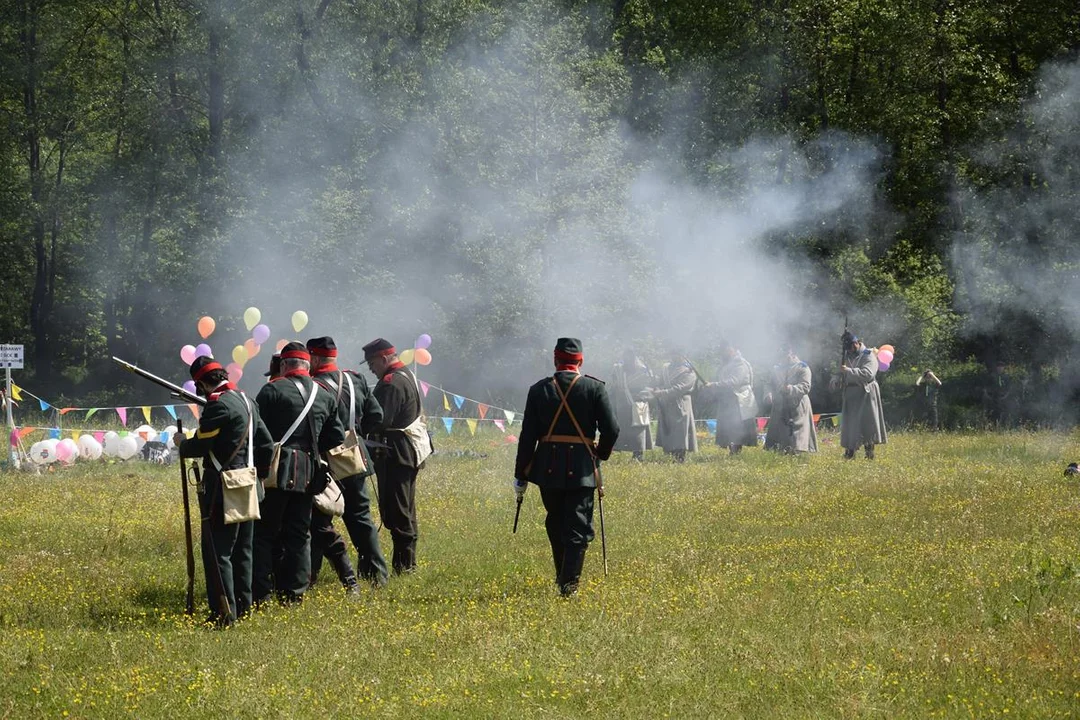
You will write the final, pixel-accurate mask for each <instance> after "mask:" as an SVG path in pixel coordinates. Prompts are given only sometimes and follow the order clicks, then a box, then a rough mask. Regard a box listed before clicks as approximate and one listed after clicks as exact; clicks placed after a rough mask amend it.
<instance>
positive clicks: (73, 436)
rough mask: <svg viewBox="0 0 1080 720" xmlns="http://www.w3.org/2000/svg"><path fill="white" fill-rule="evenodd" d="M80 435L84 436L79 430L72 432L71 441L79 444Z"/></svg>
mask: <svg viewBox="0 0 1080 720" xmlns="http://www.w3.org/2000/svg"><path fill="white" fill-rule="evenodd" d="M80 435H82V433H81V432H79V431H78V430H72V431H71V439H72V440H74V441H75V442H79V436H80Z"/></svg>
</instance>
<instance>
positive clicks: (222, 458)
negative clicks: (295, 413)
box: [177, 385, 274, 482]
mask: <svg viewBox="0 0 1080 720" xmlns="http://www.w3.org/2000/svg"><path fill="white" fill-rule="evenodd" d="M248 400H250V401H251V408H252V410H253V411H254V417H253V418H252V422H253V423H254V424H255V427H254V429H255V467H257V468H258V469H259V476H260V477H265V476H266V468H267V467H268V466H269V465H270V456H271V453H272V452H273V445H274V441H273V440H272V439H271V437H270V433H269V432H268V431H267V429H266V425H265V424H263V421H262V418H261V417H260V415H259V405H258V403H257V402H256V401H255V400H254V399H252V398H248ZM247 424H248V410H247V407H246V406H245V403H244V398H243V397H242V396H241V395H240V393H239V392H238V391H237V390H236V389H235V387H234V386H232V385H228V386H226V388H225V390H224V392H221V393H213V394H211V395H210V397H209V398H208V399H207V403H206V407H204V408H203V411H202V416H201V417H200V418H199V429H198V430H196V432H195V435H194V436H192V437H191V438H190V439H187V440H181V441H180V442H179V443H178V444H177V450H178V451H179V453H180V457H185V458H193V457H201V458H203V480H204V482H205V481H206V480H214V479H216V478H217V477H218V471H217V469H216V468H215V467H214V464H213V463H212V462H211V461H210V457H209V454H210V453H211V452H212V453H214V456H215V457H216V458H217V460H218V462H219V463H220V464H221V466H222V468H224V469H225V470H229V469H231V468H242V467H246V465H247ZM241 446H242V447H241ZM238 447H240V452H238V453H236V457H235V458H233V460H232V461H231V462H229V463H228V464H226V461H228V459H229V457H230V456H231V455H232V454H233V451H235V450H236V449H237V448H238Z"/></svg>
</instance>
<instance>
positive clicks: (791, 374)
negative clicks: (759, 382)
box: [765, 360, 817, 452]
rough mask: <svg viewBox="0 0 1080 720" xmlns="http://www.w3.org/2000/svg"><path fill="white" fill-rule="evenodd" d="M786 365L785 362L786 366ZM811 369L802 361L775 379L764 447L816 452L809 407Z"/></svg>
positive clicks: (787, 450) (781, 369)
mask: <svg viewBox="0 0 1080 720" xmlns="http://www.w3.org/2000/svg"><path fill="white" fill-rule="evenodd" d="M785 364H786V363H785ZM811 378H812V373H811V372H810V366H809V365H807V364H806V363H804V362H802V361H801V360H800V361H799V362H797V363H795V364H794V365H791V366H789V367H788V368H787V369H786V370H785V369H783V368H778V369H777V371H776V372H774V373H773V376H772V397H773V406H772V414H771V415H770V416H769V431H768V433H767V434H766V436H765V447H766V448H768V449H770V450H779V451H781V452H817V430H816V429H815V428H814V410H813V408H812V407H811V406H810V386H811Z"/></svg>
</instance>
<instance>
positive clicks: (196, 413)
mask: <svg viewBox="0 0 1080 720" xmlns="http://www.w3.org/2000/svg"><path fill="white" fill-rule="evenodd" d="M188 410H190V411H191V414H192V415H194V416H195V419H196V420H198V419H199V406H198V405H196V404H195V403H191V404H190V405H188Z"/></svg>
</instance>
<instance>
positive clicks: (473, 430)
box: [465, 418, 480, 435]
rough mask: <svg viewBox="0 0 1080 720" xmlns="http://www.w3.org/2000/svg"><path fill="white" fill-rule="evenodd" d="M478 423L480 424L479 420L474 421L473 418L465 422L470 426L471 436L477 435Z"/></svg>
mask: <svg viewBox="0 0 1080 720" xmlns="http://www.w3.org/2000/svg"><path fill="white" fill-rule="evenodd" d="M478 422H480V421H479V420H474V419H472V418H467V419H466V420H465V424H466V425H468V426H469V434H470V435H475V434H476V424H477V423H478Z"/></svg>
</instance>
